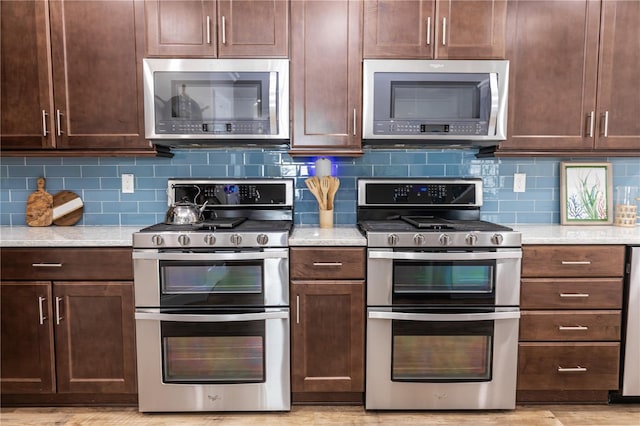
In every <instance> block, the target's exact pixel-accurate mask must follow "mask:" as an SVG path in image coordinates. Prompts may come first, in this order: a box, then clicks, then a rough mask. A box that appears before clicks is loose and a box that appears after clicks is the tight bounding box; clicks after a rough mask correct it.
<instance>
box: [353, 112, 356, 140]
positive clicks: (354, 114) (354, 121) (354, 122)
mask: <svg viewBox="0 0 640 426" xmlns="http://www.w3.org/2000/svg"><path fill="white" fill-rule="evenodd" d="M356 122H357V120H356V109H355V108H354V109H353V136H355V135H356Z"/></svg>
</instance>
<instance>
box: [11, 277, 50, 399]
mask: <svg viewBox="0 0 640 426" xmlns="http://www.w3.org/2000/svg"><path fill="white" fill-rule="evenodd" d="M0 305H1V306H0V324H1V326H2V346H1V348H0V349H1V356H0V364H1V365H0V373H1V374H0V383H1V386H0V390H1V391H2V393H5V394H6V393H52V392H55V390H56V383H55V372H54V370H53V367H54V356H53V326H52V317H53V315H52V310H51V283H49V282H43V281H41V282H38V281H31V282H12V281H4V282H2V283H0Z"/></svg>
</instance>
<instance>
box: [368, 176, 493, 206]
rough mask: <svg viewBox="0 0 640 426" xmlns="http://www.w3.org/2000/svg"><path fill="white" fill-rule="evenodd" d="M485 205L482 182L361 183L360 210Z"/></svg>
mask: <svg viewBox="0 0 640 426" xmlns="http://www.w3.org/2000/svg"><path fill="white" fill-rule="evenodd" d="M398 204H401V205H406V206H425V207H428V206H437V207H446V206H465V207H480V206H481V205H482V180H481V179H464V180H463V179H359V180H358V205H359V206H394V205H395V206H397V205H398Z"/></svg>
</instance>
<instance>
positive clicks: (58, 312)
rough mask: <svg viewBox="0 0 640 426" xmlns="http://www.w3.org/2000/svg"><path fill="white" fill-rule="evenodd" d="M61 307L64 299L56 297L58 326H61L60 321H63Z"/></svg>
mask: <svg viewBox="0 0 640 426" xmlns="http://www.w3.org/2000/svg"><path fill="white" fill-rule="evenodd" d="M61 305H62V297H56V325H60V321H62V313H61Z"/></svg>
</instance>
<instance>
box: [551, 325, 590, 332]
mask: <svg viewBox="0 0 640 426" xmlns="http://www.w3.org/2000/svg"><path fill="white" fill-rule="evenodd" d="M588 329H589V327H584V326H582V325H574V326H565V325H559V326H558V330H560V331H587V330H588Z"/></svg>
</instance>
